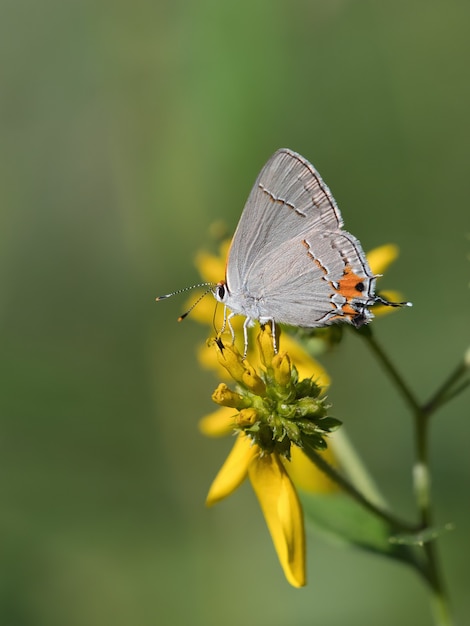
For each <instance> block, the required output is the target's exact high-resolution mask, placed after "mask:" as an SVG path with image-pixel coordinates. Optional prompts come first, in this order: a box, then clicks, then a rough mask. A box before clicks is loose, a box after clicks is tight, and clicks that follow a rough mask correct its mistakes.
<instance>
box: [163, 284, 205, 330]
mask: <svg viewBox="0 0 470 626" xmlns="http://www.w3.org/2000/svg"><path fill="white" fill-rule="evenodd" d="M198 287H208V289H206V291H205V292H204V293H203V294H202V295H201V296H200V297H199V298H198V299H197V300H196V302H195V303H194V304H193V305H192V306H191V307H190V308H189V309H188V310H187V311H186V313H183V315H180V316H179V317H178V322H181V321H183V320H184V318H185V317H187V316H188V315H189V314H190V313H191V311H192V310H193V309H194V307H195V306H196V305H197V304H199V302H201V300H202V299H203V298H204V296H207V294H208V293H209V292H210V291H212V288H213V287H214V283H198V284H197V285H191V287H184V288H183V289H177V290H176V291H172V292H171V293H166V294H165V295H163V296H157V297H156V298H155V300H156V301H157V302H160V300H166V298H171V296H176V295H178V294H179V293H184V292H185V291H190V290H191V289H197V288H198Z"/></svg>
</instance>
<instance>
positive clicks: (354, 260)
mask: <svg viewBox="0 0 470 626" xmlns="http://www.w3.org/2000/svg"><path fill="white" fill-rule="evenodd" d="M245 289H246V293H248V294H249V295H250V297H251V298H252V299H253V301H255V302H256V303H257V307H258V317H259V318H261V319H274V320H275V321H276V322H281V323H282V322H283V323H286V324H290V325H292V326H305V327H317V326H323V325H326V324H330V323H332V322H335V321H337V320H343V321H348V322H351V323H353V324H355V325H357V326H359V325H361V324H363V323H365V322H367V321H368V320H369V319H371V318H372V317H373V316H372V314H371V313H370V312H369V311H368V309H367V308H366V307H367V306H369V305H370V304H372V302H373V300H374V289H375V276H374V275H373V274H372V272H371V271H370V268H369V266H368V263H367V260H366V258H365V255H364V253H363V252H362V249H361V246H360V243H359V242H358V240H357V239H356V238H355V237H353V236H352V235H351V234H349V233H347V232H346V231H344V230H339V229H338V230H335V231H323V230H321V231H319V230H312V231H310V233H307V234H305V235H302V236H300V237H298V236H296V237H294V238H292V239H290V240H288V241H285V242H283V243H282V244H280V245H279V247H278V249H277V250H274V249H272V250H271V251H269V252H268V253H267V254H263V255H262V256H260V257H259V258H258V259H257V261H256V262H255V264H254V265H253V268H252V271H251V272H250V275H249V276H248V277H247V280H246V285H245Z"/></svg>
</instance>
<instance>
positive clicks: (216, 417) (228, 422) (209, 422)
mask: <svg viewBox="0 0 470 626" xmlns="http://www.w3.org/2000/svg"><path fill="white" fill-rule="evenodd" d="M235 415H236V411H235V410H234V409H232V408H229V407H226V406H223V407H221V408H220V409H218V410H217V411H214V412H213V413H209V415H206V416H204V417H203V418H202V419H201V420H200V421H199V430H200V431H201V433H202V434H203V435H206V436H207V437H224V436H225V435H229V434H230V433H231V432H232V431H233V425H234V419H233V418H234V416H235Z"/></svg>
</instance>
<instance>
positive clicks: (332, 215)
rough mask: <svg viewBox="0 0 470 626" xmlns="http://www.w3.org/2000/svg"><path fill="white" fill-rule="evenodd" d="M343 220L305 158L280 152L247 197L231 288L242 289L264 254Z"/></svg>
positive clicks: (230, 268) (232, 256)
mask: <svg viewBox="0 0 470 626" xmlns="http://www.w3.org/2000/svg"><path fill="white" fill-rule="evenodd" d="M342 224H343V221H342V218H341V214H340V212H339V209H338V207H337V205H336V202H335V200H334V198H333V196H332V195H331V192H330V190H329V189H328V187H327V186H326V185H325V183H324V182H323V180H322V179H321V177H320V175H319V173H318V172H317V171H316V169H315V168H314V167H313V165H311V164H310V163H309V162H308V161H307V160H306V159H304V158H303V157H302V156H300V155H299V154H297V153H295V152H292V151H291V150H288V149H281V150H278V151H277V152H276V153H275V154H274V155H273V156H272V157H271V158H270V159H269V161H268V162H267V163H266V165H265V166H264V167H263V169H262V170H261V172H260V174H259V176H258V178H257V179H256V182H255V184H254V186H253V189H252V191H251V193H250V196H249V197H248V200H247V203H246V205H245V208H244V210H243V213H242V216H241V218H240V221H239V223H238V227H237V230H236V232H235V235H234V237H233V240H232V246H231V248H230V252H229V256H228V261H227V276H226V281H227V286H228V288H229V290H230V291H232V292H235V293H237V292H239V291H240V290H241V289H242V288H243V287H244V286H245V284H246V280H247V279H248V278H249V277H250V275H251V274H252V272H256V271H258V269H259V262H258V261H259V259H260V257H267V256H269V254H270V253H272V252H273V253H275V252H276V250H277V251H278V250H279V248H280V246H282V244H283V243H284V242H286V241H289V240H291V239H292V238H295V237H297V238H299V237H300V238H302V237H303V235H306V234H308V233H311V232H312V231H314V230H316V229H320V230H322V231H325V230H328V231H334V230H336V229H339V228H341V226H342Z"/></svg>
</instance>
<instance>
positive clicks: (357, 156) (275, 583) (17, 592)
mask: <svg viewBox="0 0 470 626" xmlns="http://www.w3.org/2000/svg"><path fill="white" fill-rule="evenodd" d="M469 19H470V4H469V3H468V2H467V1H464V0H460V1H458V0H406V1H404V0H398V1H397V0H394V1H389V2H373V1H371V0H370V1H366V0H356V1H352V0H323V1H320V0H316V1H312V0H310V1H307V0H304V1H302V0H277V1H274V0H271V1H268V0H263V1H256V0H255V1H253V0H250V1H248V0H240V1H239V2H236V3H233V2H231V3H229V2H214V1H208V0H199V1H198V2H190V1H189V0H171V1H167V2H161V1H158V0H156V1H155V0H154V1H151V0H135V1H134V2H132V3H131V2H124V1H122V0H114V1H112V2H111V1H105V0H103V1H98V2H96V1H95V2H92V1H91V0H90V1H87V0H83V1H79V0H75V1H73V0H69V1H67V2H61V1H59V0H42V1H41V2H38V1H37V0H24V1H18V0H3V1H2V2H1V5H0V55H1V58H0V81H1V82H0V106H1V122H0V124H1V127H0V202H1V209H0V220H1V222H0V238H1V245H0V258H1V262H0V274H1V291H2V296H1V300H0V303H1V304H0V320H1V330H2V333H1V335H2V341H1V352H0V354H1V357H0V359H1V361H0V363H1V379H0V380H1V388H2V389H1V394H0V396H1V397H0V403H1V414H0V450H1V451H0V468H1V471H0V493H1V506H0V533H1V542H0V550H1V569H0V622H1V623H2V624H5V625H8V626H32V625H34V626H42V625H44V626H46V625H47V626H55V625H63V624H67V625H68V626H85V625H86V626H95V625H96V626H98V625H102V624H114V625H116V626H121V625H129V624H139V625H143V626H147V625H153V624H162V625H165V624H194V625H207V626H212V625H214V626H215V625H219V624H224V625H226V626H232V625H233V626H235V625H239V624H244V625H245V626H257V625H261V626H264V625H265V624H266V625H267V624H269V625H272V626H282V625H284V624H295V625H296V626H297V625H303V624H322V626H329V625H335V626H336V625H342V624H348V626H354V625H356V624H357V625H359V624H364V623H371V624H381V625H382V626H389V625H390V626H392V625H393V626H395V625H396V624H399V623H401V624H413V625H414V626H421V625H423V626H424V625H425V624H429V623H430V617H429V613H428V605H427V593H426V590H425V589H424V587H423V586H422V584H421V582H420V581H419V580H418V579H417V578H416V577H415V575H414V574H413V573H412V572H411V571H409V570H408V569H407V568H405V567H404V566H401V565H398V564H395V563H389V562H385V561H382V560H381V559H379V558H377V557H374V556H371V555H367V554H363V553H360V552H357V551H354V550H351V549H339V548H338V546H335V545H332V544H330V543H328V542H325V540H324V539H323V538H322V537H321V536H319V535H318V534H315V532H312V533H309V537H308V542H309V557H308V561H309V562H308V567H309V586H308V587H307V588H306V589H304V590H301V591H299V590H294V589H291V588H290V587H289V586H288V584H287V583H286V582H285V580H284V578H283V575H282V572H281V570H280V567H279V566H278V563H277V559H276V555H275V553H274V549H273V547H272V545H271V542H270V538H269V536H268V534H267V531H266V528H265V526H264V522H263V519H262V516H261V513H260V511H259V508H258V506H257V504H256V502H255V498H254V496H253V494H252V493H251V490H250V488H249V486H248V485H245V486H243V488H242V489H240V490H239V491H238V492H237V493H236V494H234V496H233V497H232V498H230V499H229V500H227V501H226V502H223V503H221V504H220V505H218V507H216V508H214V509H212V510H207V509H205V507H204V498H205V495H206V492H207V489H208V486H209V484H210V482H211V480H212V478H213V477H214V475H215V473H216V471H217V470H218V468H219V466H220V464H221V462H222V461H223V459H224V457H225V455H226V453H227V451H228V450H229V448H230V446H231V441H230V440H223V441H222V440H221V441H211V440H206V439H204V438H203V437H202V436H201V435H200V434H199V432H198V430H197V422H198V419H199V417H200V416H202V415H203V414H204V413H206V412H208V411H210V410H212V409H213V405H212V403H211V400H210V393H211V391H212V389H213V387H214V384H215V379H213V378H212V376H211V375H210V374H209V373H207V372H203V371H201V369H200V368H199V366H198V364H197V361H196V356H195V347H196V345H197V344H198V342H201V341H203V340H204V339H205V338H206V337H207V329H205V328H202V327H200V326H197V325H196V324H194V323H193V322H191V321H190V319H189V320H188V321H187V322H185V323H184V324H181V325H179V324H177V323H176V317H177V316H178V314H179V313H181V312H182V310H183V308H184V301H185V298H184V297H180V298H174V299H173V300H170V301H167V302H164V303H161V304H158V305H157V304H156V303H155V302H154V298H155V296H156V295H158V294H160V293H166V292H167V291H170V290H172V289H177V288H179V287H183V286H185V285H189V284H193V283H194V282H196V281H197V280H198V275H197V272H196V270H195V268H194V266H193V257H194V255H195V253H196V251H197V250H199V249H200V248H201V247H207V248H208V249H210V247H211V245H213V244H212V242H211V238H210V235H209V226H210V224H211V223H212V222H213V221H214V220H217V219H223V220H225V221H226V223H227V224H228V227H229V229H230V231H231V232H232V231H233V229H234V227H235V225H236V223H237V220H238V217H239V215H240V213H241V210H242V207H243V204H244V202H245V200H246V198H247V195H248V193H249V191H250V188H251V185H252V183H253V182H254V179H255V177H256V175H257V173H258V171H259V169H260V168H261V166H262V165H263V163H264V162H265V161H266V160H267V158H268V157H269V156H270V155H271V154H272V153H273V152H274V151H275V150H276V149H277V148H279V147H290V148H292V149H294V150H296V151H298V152H300V153H302V154H303V155H304V156H306V157H307V158H308V159H309V160H311V161H312V162H313V163H314V164H315V165H316V167H318V169H319V170H320V172H321V174H322V176H323V177H324V178H325V180H326V181H327V184H328V185H329V186H330V187H331V188H332V190H333V193H334V194H335V196H336V199H337V201H338V203H339V205H340V207H341V209H342V212H343V216H344V218H345V222H346V226H347V228H348V230H350V231H351V232H353V233H354V234H355V235H356V236H358V237H359V238H360V239H361V241H362V243H363V246H364V248H365V249H370V248H372V247H374V246H376V245H379V244H382V243H386V242H389V241H393V242H396V243H397V244H399V246H400V248H401V257H400V259H399V261H398V262H397V263H396V264H395V265H394V267H393V268H392V269H391V270H390V272H389V273H388V274H387V278H386V279H384V283H383V287H391V288H399V289H401V290H402V292H403V293H404V294H405V296H406V297H407V298H409V299H411V300H412V301H413V303H414V308H413V309H407V310H404V311H401V312H399V313H397V314H395V315H391V316H389V317H387V318H383V319H380V320H377V321H376V323H375V324H374V328H375V331H376V333H377V335H378V337H379V338H380V340H381V341H382V342H383V344H384V345H385V346H387V348H388V350H389V352H390V354H391V356H392V358H393V359H394V360H395V361H396V362H397V363H398V364H399V365H400V367H401V369H402V371H403V373H404V374H405V375H406V376H407V378H409V380H410V382H411V384H412V385H413V386H414V388H415V389H416V391H417V393H418V394H419V396H420V397H422V398H425V397H426V396H427V395H429V394H430V393H431V392H432V391H433V390H434V389H435V387H436V386H437V385H438V384H439V383H440V382H441V380H442V379H443V377H444V376H445V375H446V374H447V373H448V372H449V371H450V369H451V368H452V367H453V366H454V365H455V364H456V362H457V360H458V359H459V358H460V357H461V355H462V353H463V351H464V349H465V347H466V346H467V345H468V344H469V343H470V342H469V326H470V325H469V304H470V298H469V288H468V286H469V279H470V271H469V270H470V264H469V260H468V253H469V250H470V241H469V239H468V233H469V232H470V223H469V222H470V220H469V208H468V197H469V196H470V176H469V175H468V146H469V140H470V133H469V123H468V112H469V108H470V84H469V74H468V66H469V60H470V59H469V52H470V41H469V37H468V30H469ZM214 249H215V248H214ZM325 365H326V367H327V368H328V371H329V372H330V374H331V375H332V377H333V380H334V383H333V386H332V388H331V390H330V393H329V396H330V399H331V400H332V402H333V403H334V415H336V416H337V417H339V418H341V419H343V420H344V421H346V423H347V427H348V432H349V434H350V436H351V438H352V439H353V441H354V442H355V444H356V445H357V448H358V449H359V451H360V452H361V453H362V454H363V456H364V458H365V460H366V462H367V463H368V465H369V466H370V468H371V469H372V471H373V473H374V476H376V478H377V480H378V482H379V483H380V485H381V486H382V487H383V490H384V492H385V493H386V495H387V497H388V498H389V500H390V501H391V502H392V503H393V505H394V506H395V507H396V508H397V510H398V511H400V512H401V513H402V514H403V515H408V516H410V517H411V516H412V515H413V513H414V505H413V498H412V494H411V487H410V472H411V470H410V467H411V461H412V427H411V423H410V418H409V415H408V414H407V413H406V411H404V407H403V404H402V402H401V400H400V399H399V398H398V397H397V395H396V394H395V392H394V390H393V389H392V387H391V385H390V383H389V381H388V380H387V379H386V378H385V377H384V375H383V373H382V372H381V371H380V370H378V368H377V367H376V365H375V363H374V361H373V360H372V358H371V356H370V355H369V354H368V353H367V352H366V351H365V350H364V346H363V345H362V344H361V343H360V342H359V340H358V339H357V338H356V337H354V336H353V334H352V333H348V337H347V340H346V342H345V344H344V345H342V347H341V349H340V350H338V351H336V352H335V353H333V354H332V355H329V356H328V357H327V358H326V359H325ZM468 417H469V399H468V394H467V396H466V397H465V396H462V397H460V398H459V399H457V400H456V401H454V402H453V403H452V404H451V405H449V406H448V407H447V408H446V409H445V410H444V411H443V412H442V413H441V414H440V415H438V417H437V418H436V421H435V424H434V431H433V439H432V458H433V460H432V469H433V472H434V493H435V498H436V505H437V507H438V515H437V518H438V519H437V521H438V523H439V524H444V523H446V522H449V521H451V522H454V523H455V525H456V530H455V531H454V532H452V533H448V534H445V535H444V536H443V537H442V540H441V552H442V557H443V561H444V566H445V571H446V573H447V578H448V584H449V586H450V588H451V593H452V598H453V602H454V605H455V608H456V613H457V615H458V616H459V617H460V623H464V622H465V616H466V615H467V614H468V613H469V612H470V599H469V595H468V578H469V567H468V558H466V557H467V555H468V552H469V550H470V539H469V528H470V507H469V496H468V479H469V463H468V454H467V441H468V438H469V436H470V422H469V420H468Z"/></svg>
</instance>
